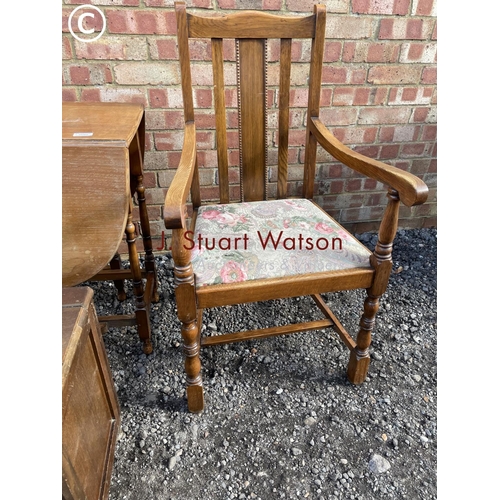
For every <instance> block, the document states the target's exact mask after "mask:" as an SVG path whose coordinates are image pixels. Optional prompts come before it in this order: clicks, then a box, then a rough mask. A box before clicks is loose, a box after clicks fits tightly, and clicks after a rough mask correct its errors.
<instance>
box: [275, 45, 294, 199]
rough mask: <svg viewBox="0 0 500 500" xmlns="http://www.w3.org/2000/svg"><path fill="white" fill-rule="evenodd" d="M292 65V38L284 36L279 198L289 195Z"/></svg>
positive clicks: (280, 98)
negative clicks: (289, 126)
mask: <svg viewBox="0 0 500 500" xmlns="http://www.w3.org/2000/svg"><path fill="white" fill-rule="evenodd" d="M291 66H292V40H291V38H283V39H281V44H280V88H279V98H278V99H279V118H278V120H279V123H278V198H285V197H286V196H287V180H288V123H289V119H290V73H291Z"/></svg>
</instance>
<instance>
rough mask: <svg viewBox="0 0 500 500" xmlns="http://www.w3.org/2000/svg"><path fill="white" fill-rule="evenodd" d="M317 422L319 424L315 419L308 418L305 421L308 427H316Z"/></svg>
mask: <svg viewBox="0 0 500 500" xmlns="http://www.w3.org/2000/svg"><path fill="white" fill-rule="evenodd" d="M316 422H317V420H316V419H315V418H314V417H307V418H306V419H305V420H304V424H305V425H308V426H311V425H314V424H315V423H316Z"/></svg>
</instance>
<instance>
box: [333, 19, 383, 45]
mask: <svg viewBox="0 0 500 500" xmlns="http://www.w3.org/2000/svg"><path fill="white" fill-rule="evenodd" d="M374 26H375V21H374V19H373V18H371V17H354V16H348V17H344V16H328V17H327V20H326V38H333V39H344V40H353V39H362V38H371V37H372V36H373V32H374Z"/></svg>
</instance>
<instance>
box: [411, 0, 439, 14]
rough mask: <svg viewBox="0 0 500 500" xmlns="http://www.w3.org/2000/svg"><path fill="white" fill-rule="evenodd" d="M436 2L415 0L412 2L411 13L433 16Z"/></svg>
mask: <svg viewBox="0 0 500 500" xmlns="http://www.w3.org/2000/svg"><path fill="white" fill-rule="evenodd" d="M436 8H437V2H436V1H435V0H417V1H416V2H413V8H412V15H414V16H433V17H435V16H436V15H437V12H436Z"/></svg>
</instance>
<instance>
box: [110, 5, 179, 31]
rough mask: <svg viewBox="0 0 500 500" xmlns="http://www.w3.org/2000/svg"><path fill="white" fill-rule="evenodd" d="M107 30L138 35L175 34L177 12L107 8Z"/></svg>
mask: <svg viewBox="0 0 500 500" xmlns="http://www.w3.org/2000/svg"><path fill="white" fill-rule="evenodd" d="M106 21H107V30H108V32H109V33H124V34H125V33H126V34H136V35H139V34H140V35H175V34H176V31H177V30H176V21H175V12H174V11H173V10H172V11H163V10H161V11H140V10H107V11H106Z"/></svg>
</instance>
